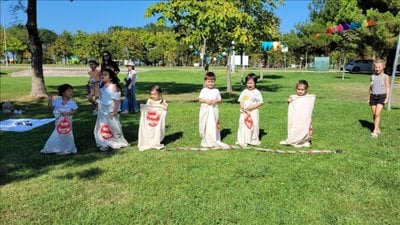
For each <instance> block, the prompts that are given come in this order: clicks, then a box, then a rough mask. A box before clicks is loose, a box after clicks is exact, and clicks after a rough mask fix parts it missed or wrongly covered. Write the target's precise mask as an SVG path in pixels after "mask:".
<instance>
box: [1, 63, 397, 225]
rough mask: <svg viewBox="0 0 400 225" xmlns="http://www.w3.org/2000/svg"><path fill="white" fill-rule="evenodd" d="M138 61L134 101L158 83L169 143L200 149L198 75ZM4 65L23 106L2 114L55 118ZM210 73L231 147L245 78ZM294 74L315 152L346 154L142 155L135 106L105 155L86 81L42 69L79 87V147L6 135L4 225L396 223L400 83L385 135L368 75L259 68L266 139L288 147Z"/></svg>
mask: <svg viewBox="0 0 400 225" xmlns="http://www.w3.org/2000/svg"><path fill="white" fill-rule="evenodd" d="M140 69H141V68H139V80H138V83H137V90H138V100H139V102H141V103H142V102H144V101H145V100H146V98H147V97H148V95H149V90H150V87H151V86H152V85H153V84H159V85H160V86H161V87H162V88H163V90H164V97H165V99H166V100H167V101H168V103H169V109H168V115H167V129H166V138H165V140H164V143H165V144H166V147H167V148H169V147H170V148H171V147H181V146H192V147H198V146H199V145H200V137H199V134H198V112H199V103H198V102H197V98H198V95H199V92H200V89H201V88H202V79H203V72H201V71H197V70H190V69H186V70H179V69H173V68H172V69H171V70H167V69H166V70H151V69H148V68H146V70H143V71H140ZM10 71H11V69H10V70H9V69H5V68H4V67H3V68H2V69H1V75H0V76H1V77H0V81H1V84H0V85H1V86H0V87H1V95H0V99H1V101H4V100H11V101H14V102H15V103H16V104H17V105H19V106H21V107H22V109H23V110H24V111H25V112H24V113H23V114H22V115H14V114H12V115H10V114H4V113H1V114H0V119H1V120H4V119H8V118H26V117H29V118H46V117H51V116H52V115H51V114H50V112H49V111H48V109H47V107H46V100H45V99H39V100H36V99H32V98H30V97H28V96H27V95H28V94H29V91H30V82H31V78H30V77H11V75H10V73H9V72H10ZM256 72H257V71H256ZM216 73H217V76H218V78H217V88H219V89H220V90H221V91H222V97H223V103H222V104H221V105H220V118H221V127H222V137H223V142H225V143H229V144H234V143H235V140H236V132H237V128H238V124H237V121H238V118H239V113H238V109H239V106H238V103H237V98H238V96H239V93H240V91H241V89H242V87H241V86H240V82H239V81H240V75H238V73H237V74H235V75H234V76H233V79H232V80H233V85H234V92H233V93H231V94H228V93H226V92H225V87H226V81H225V80H226V79H225V75H224V71H223V70H222V69H219V70H216ZM123 76H124V75H121V78H122V77H123ZM299 79H306V80H307V81H308V82H309V84H310V87H309V93H314V94H316V96H317V101H316V105H315V108H314V115H313V130H314V137H313V143H312V144H313V145H312V149H329V150H336V149H341V150H343V154H323V155H308V154H295V155H287V154H274V153H265V152H260V151H256V150H213V151H201V152H197V151H156V150H154V151H145V152H139V151H138V149H137V146H136V145H137V131H138V123H139V115H138V114H129V115H121V117H120V120H121V123H122V126H123V132H124V135H125V137H126V139H127V140H128V142H129V143H130V144H131V146H130V147H128V148H124V149H121V150H117V151H113V152H109V153H104V152H100V151H99V150H97V149H96V146H95V141H94V137H93V128H94V125H95V120H96V118H95V117H94V116H92V115H91V112H92V110H93V108H92V106H90V105H89V103H88V101H87V100H86V99H85V95H86V93H85V84H86V82H87V77H85V76H82V77H46V86H47V88H48V90H49V91H50V92H52V93H54V94H55V93H56V88H57V86H58V85H60V84H63V83H70V84H72V85H73V86H74V93H75V97H74V99H75V100H76V101H77V102H78V104H79V107H80V108H79V111H78V113H77V114H76V115H75V116H74V135H75V142H76V145H77V148H78V153H77V154H75V155H71V156H57V155H42V154H39V151H40V150H41V148H42V147H43V146H44V144H45V142H46V140H47V138H48V137H49V136H50V133H51V132H52V130H53V128H54V124H53V123H51V124H48V125H45V126H42V127H40V128H37V129H34V130H32V131H29V132H25V133H13V132H2V131H1V132H0V135H1V140H0V143H1V148H0V224H400V198H399V196H400V138H399V137H400V89H399V86H397V85H396V88H395V91H394V93H393V103H392V110H390V111H388V110H384V111H383V112H382V124H381V129H382V135H381V136H380V137H379V138H377V139H373V138H372V137H371V135H370V132H371V131H370V129H371V127H372V125H373V124H372V123H371V122H372V120H371V119H372V115H371V112H370V107H369V106H368V104H367V93H368V86H369V76H368V75H362V74H346V78H345V79H344V80H342V79H341V73H313V72H311V73H304V72H296V71H287V72H266V73H264V79H263V80H262V81H260V82H259V83H258V88H259V90H261V92H262V94H263V98H264V104H263V106H262V107H261V109H260V120H261V122H260V129H261V135H262V137H261V142H262V144H261V147H265V148H276V149H289V150H294V148H292V147H282V146H280V145H279V141H281V140H283V139H285V138H286V134H287V131H286V128H287V103H286V99H287V97H288V96H289V95H290V94H293V93H295V92H294V85H295V82H296V81H297V80H299ZM304 150H305V149H304Z"/></svg>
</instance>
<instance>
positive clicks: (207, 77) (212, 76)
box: [204, 72, 217, 80]
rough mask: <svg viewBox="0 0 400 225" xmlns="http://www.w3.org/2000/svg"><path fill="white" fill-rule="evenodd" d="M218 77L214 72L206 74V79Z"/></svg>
mask: <svg viewBox="0 0 400 225" xmlns="http://www.w3.org/2000/svg"><path fill="white" fill-rule="evenodd" d="M216 79H217V77H216V76H215V73H213V72H207V73H206V75H205V76H204V80H216Z"/></svg>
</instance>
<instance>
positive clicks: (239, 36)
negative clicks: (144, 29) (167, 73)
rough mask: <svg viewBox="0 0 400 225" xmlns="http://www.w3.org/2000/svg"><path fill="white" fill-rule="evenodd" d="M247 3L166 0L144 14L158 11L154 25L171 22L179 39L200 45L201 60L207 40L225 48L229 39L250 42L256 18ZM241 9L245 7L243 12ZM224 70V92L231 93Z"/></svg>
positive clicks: (269, 1) (269, 0) (152, 6)
mask: <svg viewBox="0 0 400 225" xmlns="http://www.w3.org/2000/svg"><path fill="white" fill-rule="evenodd" d="M274 2H275V1H274V0H263V1H262V0H253V1H251V3H253V4H255V3H259V5H261V6H262V5H263V4H262V3H274ZM251 5H252V4H250V3H249V4H246V3H245V1H240V0H236V1H228V0H221V1H211V0H206V1H179V0H169V1H165V2H159V3H156V4H153V5H151V6H150V7H149V8H148V9H147V10H146V12H145V17H151V16H155V15H159V14H160V15H161V16H160V17H159V19H158V21H157V23H158V24H162V25H165V24H166V22H167V21H169V22H171V23H172V25H173V30H174V31H175V33H176V34H177V37H178V39H179V40H183V41H184V42H185V43H187V44H194V45H197V46H199V45H200V46H202V47H201V56H202V57H203V60H204V59H205V53H206V52H207V46H208V44H209V43H208V42H209V41H212V42H213V43H217V45H219V46H220V48H223V47H228V46H229V45H230V43H231V41H232V40H234V41H235V42H236V43H237V44H241V45H254V38H253V35H252V31H253V29H252V28H253V27H256V20H255V18H254V17H253V15H252V14H251V13H250V12H251ZM246 7H247V8H246ZM261 8H262V7H261ZM245 9H248V10H247V12H246V10H245ZM264 22H265V23H269V22H270V21H264ZM227 71H228V72H227V92H232V84H231V79H230V69H228V70H227Z"/></svg>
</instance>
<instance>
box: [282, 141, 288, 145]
mask: <svg viewBox="0 0 400 225" xmlns="http://www.w3.org/2000/svg"><path fill="white" fill-rule="evenodd" d="M279 144H280V145H290V144H289V143H287V142H286V141H280V142H279Z"/></svg>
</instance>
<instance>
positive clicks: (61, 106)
mask: <svg viewBox="0 0 400 225" xmlns="http://www.w3.org/2000/svg"><path fill="white" fill-rule="evenodd" d="M72 89H73V88H72V86H71V85H69V84H63V85H60V86H59V87H58V94H59V95H60V96H61V97H59V98H56V99H53V97H52V96H51V95H49V100H48V105H49V108H50V109H52V110H53V114H54V117H55V118H56V122H55V128H54V130H53V133H52V134H51V136H50V137H49V139H48V140H47V142H46V144H45V146H44V147H43V149H42V150H41V151H40V153H44V154H47V153H56V154H59V155H66V154H71V153H76V151H77V149H76V146H75V141H74V135H73V132H72V115H74V114H75V113H76V111H77V109H78V105H77V104H76V102H75V101H74V100H72V96H73V91H72Z"/></svg>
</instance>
